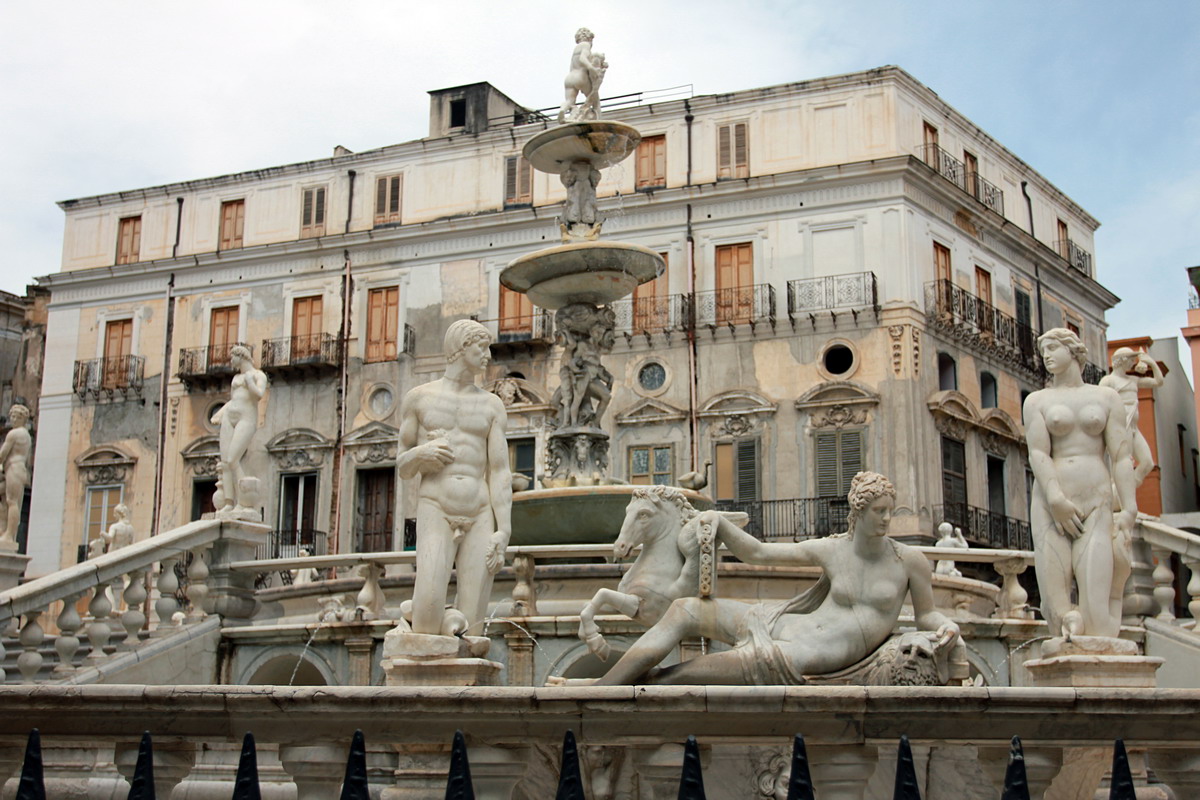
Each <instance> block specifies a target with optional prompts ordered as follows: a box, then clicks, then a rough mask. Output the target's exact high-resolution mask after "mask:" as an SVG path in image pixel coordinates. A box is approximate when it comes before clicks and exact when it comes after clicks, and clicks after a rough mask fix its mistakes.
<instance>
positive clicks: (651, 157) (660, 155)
mask: <svg viewBox="0 0 1200 800" xmlns="http://www.w3.org/2000/svg"><path fill="white" fill-rule="evenodd" d="M635 163H636V170H637V188H639V189H653V188H655V187H658V186H666V185H667V137H666V136H646V137H644V138H643V139H642V141H641V142H640V143H639V144H638V148H637V160H636V162H635Z"/></svg>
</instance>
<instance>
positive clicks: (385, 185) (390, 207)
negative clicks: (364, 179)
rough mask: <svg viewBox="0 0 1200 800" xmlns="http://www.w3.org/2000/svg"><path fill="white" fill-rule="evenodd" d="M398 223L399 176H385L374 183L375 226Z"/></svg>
mask: <svg viewBox="0 0 1200 800" xmlns="http://www.w3.org/2000/svg"><path fill="white" fill-rule="evenodd" d="M399 221H400V176H399V175H385V176H383V177H382V178H378V179H376V181H375V224H376V225H383V224H385V223H388V222H399Z"/></svg>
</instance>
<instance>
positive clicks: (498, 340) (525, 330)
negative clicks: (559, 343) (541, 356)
mask: <svg viewBox="0 0 1200 800" xmlns="http://www.w3.org/2000/svg"><path fill="white" fill-rule="evenodd" d="M479 322H480V323H481V324H482V325H483V326H484V327H485V328H487V329H488V330H489V331H491V333H492V337H493V338H492V354H493V355H494V356H496V357H497V358H500V357H503V356H511V355H515V354H517V353H524V354H532V353H535V352H541V351H543V350H546V349H549V347H550V345H552V344H553V343H554V314H553V312H551V311H549V310H548V309H545V308H534V309H533V310H532V311H531V312H530V313H528V314H521V315H519V316H510V317H498V318H496V319H481V320H479Z"/></svg>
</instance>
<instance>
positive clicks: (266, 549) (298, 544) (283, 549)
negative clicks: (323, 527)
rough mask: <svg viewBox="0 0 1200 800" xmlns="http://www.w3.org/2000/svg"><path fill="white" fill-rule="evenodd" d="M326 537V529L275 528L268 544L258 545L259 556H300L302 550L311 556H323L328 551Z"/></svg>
mask: <svg viewBox="0 0 1200 800" xmlns="http://www.w3.org/2000/svg"><path fill="white" fill-rule="evenodd" d="M325 539H326V537H325V531H317V530H313V529H312V528H288V529H282V530H273V531H271V533H270V535H269V536H268V538H267V542H266V544H261V545H259V546H258V557H259V558H260V559H262V558H300V551H301V550H307V551H308V555H310V556H323V555H325V553H326V549H325Z"/></svg>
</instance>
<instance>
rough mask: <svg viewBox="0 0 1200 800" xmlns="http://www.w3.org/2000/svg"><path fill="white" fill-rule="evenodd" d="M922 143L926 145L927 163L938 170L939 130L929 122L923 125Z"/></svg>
mask: <svg viewBox="0 0 1200 800" xmlns="http://www.w3.org/2000/svg"><path fill="white" fill-rule="evenodd" d="M923 125H924V127H923V128H922V129H921V141H922V144H924V145H925V163H927V164H929V165H930V166H932V167H934V168H936V167H937V166H938V157H937V156H938V146H937V144H938V129H937V128H935V127H933V126H932V125H930V124H929V123H928V122H926V123H923Z"/></svg>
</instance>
